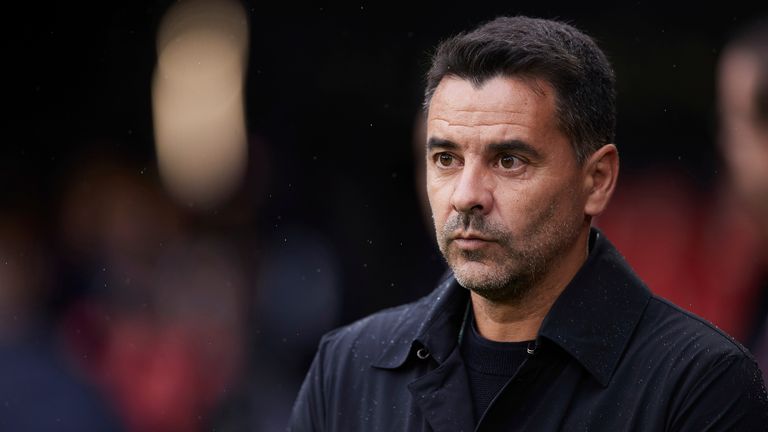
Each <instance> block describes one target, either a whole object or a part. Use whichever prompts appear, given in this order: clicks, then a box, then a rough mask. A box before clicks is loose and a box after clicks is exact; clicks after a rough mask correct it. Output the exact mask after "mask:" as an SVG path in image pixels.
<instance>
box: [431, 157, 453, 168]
mask: <svg viewBox="0 0 768 432" xmlns="http://www.w3.org/2000/svg"><path fill="white" fill-rule="evenodd" d="M455 162H456V158H455V157H453V155H452V154H450V153H438V154H436V155H435V163H436V164H437V165H438V166H440V167H441V168H449V167H451V166H452V165H453V164H454V163H455Z"/></svg>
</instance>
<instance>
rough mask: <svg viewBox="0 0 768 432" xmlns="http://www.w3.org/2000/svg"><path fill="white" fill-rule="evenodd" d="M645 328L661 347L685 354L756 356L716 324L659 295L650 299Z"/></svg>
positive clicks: (643, 327)
mask: <svg viewBox="0 0 768 432" xmlns="http://www.w3.org/2000/svg"><path fill="white" fill-rule="evenodd" d="M641 330H646V332H647V333H648V334H647V336H649V337H652V338H653V339H655V341H656V344H655V345H657V346H658V347H659V349H660V350H661V351H665V350H666V349H665V348H668V349H669V350H672V351H676V352H678V353H679V354H680V355H683V356H688V355H696V356H697V357H701V356H705V357H706V356H710V357H716V358H719V357H722V356H728V357H731V356H733V357H736V358H742V357H743V358H747V359H753V358H752V355H751V354H750V352H749V351H748V350H747V349H746V348H745V347H744V346H743V345H742V344H740V343H739V342H738V341H737V340H736V339H734V338H733V337H732V336H730V335H728V334H727V333H725V332H724V331H723V330H721V329H720V328H718V327H717V326H715V325H714V324H712V323H710V322H709V321H707V320H705V319H704V318H701V317H699V316H697V315H695V314H694V313H692V312H689V311H687V310H684V309H682V308H680V307H678V306H677V305H675V304H673V303H671V302H670V301H668V300H666V299H664V298H661V297H658V296H655V295H654V296H652V297H651V299H650V301H649V303H648V308H647V310H646V313H645V314H644V317H643V320H642V321H641ZM649 342H650V341H649ZM659 344H660V345H659Z"/></svg>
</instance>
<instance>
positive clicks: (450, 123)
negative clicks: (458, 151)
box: [431, 117, 520, 127]
mask: <svg viewBox="0 0 768 432" xmlns="http://www.w3.org/2000/svg"><path fill="white" fill-rule="evenodd" d="M431 120H433V121H441V122H445V123H446V124H447V125H448V126H461V127H473V126H501V125H507V126H516V125H519V124H520V123H516V122H512V121H491V122H482V121H473V122H461V121H459V122H457V121H456V120H455V119H454V120H448V119H445V118H442V117H433V118H432V119H431Z"/></svg>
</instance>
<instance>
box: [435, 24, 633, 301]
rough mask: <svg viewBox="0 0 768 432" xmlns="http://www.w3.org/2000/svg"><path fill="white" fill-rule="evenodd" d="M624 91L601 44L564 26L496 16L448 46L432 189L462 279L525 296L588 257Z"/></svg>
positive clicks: (442, 57)
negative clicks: (618, 97) (618, 90)
mask: <svg viewBox="0 0 768 432" xmlns="http://www.w3.org/2000/svg"><path fill="white" fill-rule="evenodd" d="M614 99H615V97H614V79H613V73H612V71H611V67H610V65H609V64H608V61H607V60H606V58H605V56H604V55H603V53H602V52H601V51H600V50H599V48H597V46H596V45H595V44H594V42H593V41H592V40H591V39H590V38H589V37H587V36H586V35H584V34H582V33H580V32H579V31H578V30H576V29H574V28H573V27H571V26H569V25H566V24H563V23H559V22H555V21H547V20H539V19H531V18H525V17H515V18H498V19H496V20H494V21H491V22H490V23H488V24H485V25H483V26H481V27H479V28H478V29H476V30H474V31H472V32H470V33H465V34H460V35H458V36H455V37H453V38H451V39H448V40H446V41H444V42H443V43H442V44H441V45H440V46H439V47H438V49H437V52H436V54H435V56H434V59H433V64H432V67H431V69H430V71H429V74H428V84H427V90H426V102H425V105H426V108H427V110H428V115H427V140H428V142H427V192H428V195H429V200H430V205H431V206H432V213H433V218H434V221H435V228H436V232H437V238H438V244H439V246H440V250H441V251H442V253H443V255H444V256H445V258H446V260H447V261H448V263H449V265H450V266H451V267H452V269H453V271H454V274H455V275H456V277H457V279H458V281H459V282H460V283H461V284H462V285H463V286H464V287H466V288H470V289H472V290H473V291H475V292H477V293H478V294H480V295H482V296H483V297H486V298H488V299H490V300H492V301H515V300H519V299H521V298H523V297H524V296H525V295H526V294H527V293H528V292H530V290H531V289H532V288H533V287H535V286H537V285H540V284H542V283H548V282H547V281H549V280H556V279H557V273H558V272H560V271H563V270H562V269H568V271H570V270H571V269H572V267H573V266H574V265H576V268H578V266H579V265H580V264H581V262H583V259H584V257H585V254H586V239H587V235H588V231H589V225H590V221H591V217H592V216H594V215H596V214H598V213H599V212H600V211H602V209H603V208H604V207H605V205H606V204H607V202H608V199H609V198H610V195H611V193H612V191H613V187H614V184H615V179H616V175H617V171H618V156H617V153H616V148H615V146H614V145H612V144H610V143H611V142H612V140H613V136H614V124H615V108H614V107H615V103H614ZM570 276H572V274H570V275H569V277H570ZM566 282H567V281H566Z"/></svg>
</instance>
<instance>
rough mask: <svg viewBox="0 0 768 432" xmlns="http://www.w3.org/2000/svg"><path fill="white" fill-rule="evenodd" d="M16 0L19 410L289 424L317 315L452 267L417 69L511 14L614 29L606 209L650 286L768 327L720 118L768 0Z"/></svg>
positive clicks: (13, 322) (406, 292) (29, 424)
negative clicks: (737, 54) (433, 217)
mask: <svg viewBox="0 0 768 432" xmlns="http://www.w3.org/2000/svg"><path fill="white" fill-rule="evenodd" d="M268 6H269V7H268ZM4 9H5V10H4V14H3V15H4V17H5V20H4V21H5V25H4V26H3V27H2V30H0V31H2V38H1V40H2V43H3V51H2V52H3V67H2V68H0V70H1V72H0V78H1V79H2V82H3V84H4V86H3V87H4V92H3V94H4V95H5V97H4V98H3V101H4V103H5V109H4V110H3V112H4V114H3V115H2V118H3V120H2V124H3V127H2V130H0V134H1V135H0V137H1V138H0V142H2V144H1V148H2V150H1V153H0V179H1V182H0V185H2V188H1V189H0V428H2V429H3V430H6V429H7V430H32V431H37V430H40V431H43V430H57V431H65V430H73V431H74V430H126V431H198V430H214V429H215V430H218V431H230V430H232V431H239V430H258V431H274V430H282V428H283V426H284V424H285V422H286V420H287V417H288V413H289V411H290V407H291V404H292V402H293V398H294V397H295V395H296V392H297V391H298V387H299V385H300V383H301V380H302V379H303V376H304V373H305V371H306V369H307V367H308V365H309V362H310V361H311V358H312V355H313V353H314V350H315V348H316V346H317V342H318V340H319V337H320V336H321V335H322V334H323V333H324V332H326V331H328V330H330V329H332V328H334V327H336V326H339V325H342V324H345V323H348V322H350V321H352V320H355V319H357V318H360V317H362V316H364V315H366V314H369V313H371V312H374V311H376V310H379V309H382V308H385V307H389V306H394V305H396V304H400V303H403V302H407V301H411V300H414V299H416V298H418V297H420V296H422V295H424V294H426V293H428V292H429V291H431V289H432V288H433V286H434V283H435V282H436V280H437V278H438V277H439V275H440V274H441V273H442V272H443V271H444V270H445V267H444V264H443V261H442V259H441V257H440V256H439V252H438V251H437V248H436V247H435V246H434V244H433V238H432V233H431V229H432V228H431V226H430V220H429V216H428V215H429V212H428V210H427V209H426V208H425V204H424V196H423V194H424V191H423V187H422V182H423V179H422V178H421V173H420V167H421V164H422V155H421V148H422V147H421V146H422V145H423V144H422V143H423V141H422V134H423V131H422V129H421V127H422V126H421V123H420V106H421V101H422V91H423V84H424V80H423V75H424V73H425V72H426V69H427V67H428V64H429V56H430V53H431V50H432V49H433V48H434V46H435V45H436V44H437V43H438V42H439V41H440V40H441V39H443V38H446V37H448V36H450V35H452V34H455V33H457V32H459V31H463V30H467V29H470V28H472V27H474V26H476V25H477V24H479V23H481V22H483V21H486V20H489V19H491V18H494V17H495V16H498V15H511V14H527V15H533V16H539V17H546V18H560V19H563V20H566V21H568V22H571V23H572V24H575V25H576V26H577V27H579V28H581V29H582V30H584V31H586V32H587V33H588V34H590V35H592V36H593V37H595V38H596V39H597V41H598V43H599V44H600V46H601V47H602V48H603V49H604V50H605V51H606V53H607V54H608V57H609V58H610V60H611V61H612V62H613V65H614V67H615V70H616V75H617V82H618V89H617V90H618V135H617V143H618V146H619V149H620V153H621V158H622V161H621V164H622V165H621V167H622V172H621V176H620V183H619V190H618V191H617V194H616V196H615V199H614V202H613V204H612V205H611V207H610V209H609V211H608V212H607V213H606V214H605V215H603V216H602V217H601V218H600V219H599V220H598V221H597V224H598V225H599V226H601V227H602V228H603V229H604V230H605V231H606V233H607V234H608V237H609V238H610V239H612V240H613V241H614V243H616V244H617V245H618V246H619V249H620V250H622V251H623V252H624V253H625V255H626V256H627V258H628V259H629V261H630V263H631V264H633V265H634V266H635V268H636V269H637V271H638V273H639V274H640V276H641V277H642V278H643V279H644V280H646V281H647V282H648V283H649V285H650V286H651V287H652V288H653V289H654V290H655V291H656V292H658V293H659V294H661V295H663V296H665V297H667V298H670V299H671V300H673V301H675V302H676V303H677V304H679V305H680V306H682V307H684V308H686V309H690V310H693V311H694V312H697V313H699V314H701V315H703V316H704V317H705V318H707V319H710V320H712V321H713V322H715V323H716V324H718V325H719V326H721V327H722V328H724V329H725V330H726V331H728V332H730V333H731V334H733V335H734V336H735V337H736V338H737V339H739V340H740V341H742V342H743V343H745V344H748V346H750V347H752V346H755V347H757V346H759V342H758V341H759V339H760V334H761V331H760V329H761V326H762V324H761V323H762V322H763V321H764V320H765V318H764V317H765V311H766V310H768V301H766V300H765V298H766V295H765V292H768V287H766V285H768V284H766V281H768V276H766V275H768V272H766V268H768V265H766V262H768V261H766V259H765V249H766V247H765V245H766V244H768V242H766V239H768V235H767V234H766V232H768V230H766V229H765V228H764V226H765V225H761V221H763V222H765V220H768V214H766V213H760V210H759V207H760V206H761V205H762V204H761V203H768V195H766V194H764V189H762V190H763V192H759V191H758V192H756V193H753V194H752V195H751V196H752V200H751V201H750V200H749V199H744V196H745V195H748V194H747V193H740V192H739V191H740V189H739V188H738V187H737V186H738V184H739V182H738V179H736V180H734V176H733V175H732V171H734V168H733V166H734V165H733V164H732V163H731V162H732V159H734V157H733V156H730V157H729V156H728V154H729V153H728V151H723V150H724V149H726V150H727V149H729V148H730V147H729V144H728V143H729V142H730V140H729V138H728V137H729V136H730V135H729V132H728V131H729V130H731V129H733V130H737V131H742V130H744V128H746V127H747V126H743V125H741V126H740V125H738V124H737V125H736V126H733V127H731V128H730V129H728V128H725V127H724V126H723V125H724V124H726V120H721V119H720V118H719V113H722V112H723V111H724V110H723V109H722V108H721V109H718V100H721V99H723V98H722V97H718V88H719V87H718V81H717V79H718V76H719V73H718V70H719V69H718V68H719V67H720V66H718V64H719V63H718V62H719V61H720V59H721V55H722V53H723V50H724V47H725V46H726V43H727V42H728V41H729V40H731V39H732V37H733V36H734V34H736V33H737V32H738V31H739V29H742V28H743V27H744V26H746V25H748V24H749V23H751V22H752V21H753V19H754V18H756V17H758V16H761V15H764V14H766V13H768V8H766V7H764V6H760V5H759V4H758V3H757V2H755V4H753V5H749V4H747V3H745V4H742V5H740V4H738V2H729V3H728V4H727V5H723V4H720V5H718V6H717V7H715V6H712V7H711V8H709V9H708V8H705V7H703V6H699V7H697V8H696V10H691V9H689V8H686V7H683V6H674V5H671V4H666V5H665V6H664V7H663V8H659V7H658V6H654V5H651V4H648V3H645V2H634V3H633V4H632V5H627V6H621V7H619V6H615V5H594V6H592V7H585V6H584V5H583V4H578V5H576V4H574V3H573V2H549V3H547V4H544V5H538V6H532V5H522V4H515V3H513V2H488V4H485V5H479V4H478V5H473V6H472V7H467V6H466V5H456V6H454V5H451V4H446V3H444V2H442V3H432V4H429V3H424V4H419V5H416V6H414V5H412V6H409V7H398V6H395V5H389V6H381V5H373V4H368V3H365V2H363V3H360V4H357V5H354V6H348V7H331V6H328V5H322V3H320V4H315V5H314V6H306V7H305V6H295V5H292V6H291V7H290V8H288V7H286V8H285V10H283V11H282V12H276V11H275V9H274V5H269V4H266V3H259V2H242V3H241V2H236V1H234V0H231V1H212V0H211V1H201V0H195V1H182V2H170V1H155V2H100V3H96V4H92V5H83V4H70V3H66V4H65V3H59V4H50V5H40V4H26V3H24V2H14V3H13V4H12V5H6V6H4ZM766 57H768V54H766ZM739 70H741V69H739ZM737 82H746V81H744V80H742V79H740V78H739V79H737ZM747 91H750V90H747ZM750 94H751V93H750ZM750 100H751V99H750ZM766 106H768V104H766ZM736 111H738V110H736ZM736 111H733V112H736ZM729 112H731V111H729ZM752 117H753V116H751V114H749V113H747V114H745V118H747V120H745V121H747V123H749V122H750V121H751V119H752ZM736 122H737V123H738V121H736ZM732 123H733V122H731V123H727V124H732ZM753 135H755V136H757V137H758V138H759V139H763V138H765V134H763V135H760V133H757V134H753ZM753 141H754V140H753ZM765 148H768V141H763V144H762V147H761V145H757V147H756V150H755V151H754V152H753V153H750V154H753V155H755V156H754V157H749V158H747V159H749V160H748V162H753V163H752V165H753V166H754V167H753V168H751V169H752V171H753V172H757V173H760V172H768V157H764V155H765V154H766V153H768V150H765ZM761 149H762V150H761ZM737 154H742V155H743V154H744V153H740V151H739V152H737ZM761 161H762V162H761ZM763 162H764V163H765V165H761V163H763ZM763 170H764V171H763ZM753 177H760V176H759V175H755V176H753ZM764 177H765V176H763V178H764ZM742 180H743V179H742ZM745 181H746V180H745ZM754 181H760V178H758V179H757V180H754ZM763 181H764V179H763ZM742 183H744V182H742ZM734 184H736V186H734ZM766 188H768V186H766ZM742 189H743V188H742ZM761 194H762V195H761ZM755 196H757V198H754V197H755ZM750 202H751V203H752V205H750ZM754 202H757V205H754ZM755 208H758V210H755ZM766 343H768V341H767V342H766ZM766 346H768V345H766Z"/></svg>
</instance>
